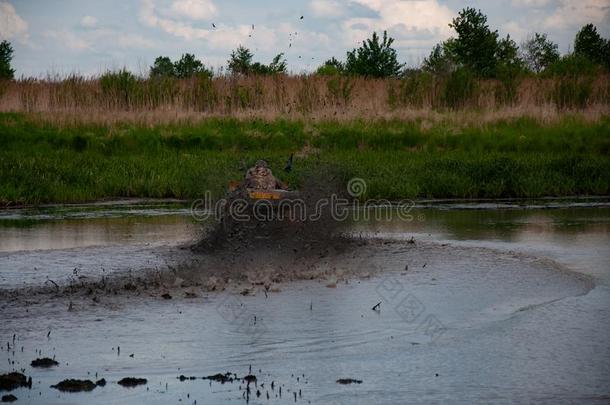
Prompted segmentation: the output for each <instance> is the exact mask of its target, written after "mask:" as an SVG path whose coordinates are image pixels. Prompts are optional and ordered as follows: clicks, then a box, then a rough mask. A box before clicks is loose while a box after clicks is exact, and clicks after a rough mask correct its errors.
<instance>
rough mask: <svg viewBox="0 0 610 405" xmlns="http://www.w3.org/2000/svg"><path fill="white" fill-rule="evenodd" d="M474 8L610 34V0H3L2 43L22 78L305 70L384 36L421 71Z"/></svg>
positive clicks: (519, 21)
mask: <svg viewBox="0 0 610 405" xmlns="http://www.w3.org/2000/svg"><path fill="white" fill-rule="evenodd" d="M466 6H471V7H476V8H480V9H481V10H482V11H483V12H484V13H485V14H487V15H488V17H489V22H490V25H491V26H492V27H493V28H495V29H497V30H498V31H499V32H500V34H501V35H506V34H510V35H511V36H512V37H513V38H514V39H515V40H517V42H520V41H521V40H522V39H523V38H525V37H527V35H528V34H531V33H533V32H535V31H538V32H546V33H548V34H549V36H550V38H551V39H552V40H554V41H555V42H557V43H558V44H559V45H560V50H561V51H562V52H567V51H569V49H570V47H571V44H572V41H573V38H574V34H575V33H576V31H577V30H578V29H579V28H580V27H581V26H582V25H584V24H586V23H589V22H592V23H594V24H596V25H597V26H598V29H599V30H600V31H601V33H602V35H604V36H605V37H606V38H608V37H610V0H477V1H458V0H256V1H254V0H104V1H94V0H8V1H7V0H0V39H8V40H10V41H11V42H12V43H13V46H14V48H15V58H14V61H13V62H14V63H13V64H14V66H15V68H16V69H17V74H18V75H19V76H21V75H25V76H45V75H47V74H51V75H54V74H59V75H65V74H69V73H81V74H86V75H92V74H98V73H100V72H103V71H105V70H107V69H117V68H121V67H123V66H126V67H127V68H129V69H131V70H133V71H135V72H142V73H145V72H146V71H147V70H148V66H149V65H150V64H151V63H152V61H153V60H154V59H155V57H156V56H158V55H166V56H170V57H171V58H177V57H179V56H180V55H181V54H182V53H184V52H190V53H194V54H195V55H196V56H197V57H198V58H200V59H201V60H203V61H204V63H205V64H206V65H208V66H212V67H214V68H219V67H221V66H223V65H226V59H227V56H228V54H229V53H230V51H231V50H232V49H234V48H235V47H237V46H238V45H240V44H242V45H244V46H246V47H248V48H250V49H251V50H252V51H253V52H254V54H255V59H256V60H259V61H262V62H269V61H270V60H271V58H272V57H273V56H274V55H275V54H277V53H279V52H284V53H285V55H286V58H287V60H288V64H289V69H290V70H291V71H293V72H302V71H308V70H312V69H314V68H315V67H316V66H317V65H319V64H320V63H321V62H322V61H324V60H325V59H327V58H329V57H331V56H336V57H338V58H340V59H344V58H345V52H346V50H347V49H351V48H353V47H354V46H356V45H358V44H359V43H360V42H361V41H362V40H363V39H364V38H366V37H367V36H368V35H369V34H370V33H371V32H372V31H375V30H377V31H382V30H384V29H387V30H388V31H389V32H390V34H391V35H392V36H393V37H394V38H396V47H397V48H398V51H399V56H400V59H401V60H402V61H403V62H406V63H407V64H409V65H418V64H419V63H420V62H421V60H422V58H423V57H425V56H426V55H427V54H428V53H429V51H430V48H431V47H432V46H433V45H434V44H435V43H437V42H439V41H442V40H444V39H446V38H448V37H449V36H451V35H452V32H451V29H450V28H449V27H448V23H449V22H450V21H451V19H452V17H454V16H455V15H456V14H457V12H458V11H459V10H460V9H462V8H464V7H466ZM301 16H303V19H301V18H300V17H301ZM213 25H214V26H215V27H214V26H213ZM253 27H254V28H253Z"/></svg>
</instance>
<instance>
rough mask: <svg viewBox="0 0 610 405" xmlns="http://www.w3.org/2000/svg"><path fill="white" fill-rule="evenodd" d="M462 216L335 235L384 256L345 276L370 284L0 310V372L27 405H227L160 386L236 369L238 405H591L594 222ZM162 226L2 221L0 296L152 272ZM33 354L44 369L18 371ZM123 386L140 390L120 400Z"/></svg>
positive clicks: (516, 212) (602, 246) (436, 213)
mask: <svg viewBox="0 0 610 405" xmlns="http://www.w3.org/2000/svg"><path fill="white" fill-rule="evenodd" d="M473 208H481V207H473V206H462V207H460V209H447V207H444V206H443V207H441V209H438V208H427V209H418V210H416V211H415V212H414V217H413V220H412V221H408V222H404V221H398V220H393V221H389V222H388V221H375V220H371V221H367V222H365V221H360V222H356V223H354V224H352V225H351V226H350V230H351V231H352V233H353V234H354V235H356V236H360V235H362V236H363V237H366V238H373V239H375V238H377V239H381V238H383V239H384V240H385V242H383V243H380V244H376V245H374V246H373V247H368V248H367V249H368V250H367V251H366V255H361V256H358V257H362V260H361V263H359V264H358V263H357V264H355V265H354V264H353V263H351V264H350V265H351V266H356V267H364V268H365V269H367V268H370V269H371V274H373V275H372V276H370V277H369V276H367V274H366V273H367V272H362V271H360V272H358V273H357V274H358V275H359V277H351V278H350V277H341V278H339V280H337V279H332V280H312V281H300V282H294V283H284V284H281V285H280V286H279V289H277V290H274V291H269V292H265V291H264V290H263V288H262V287H260V286H259V287H255V288H254V290H253V294H250V295H247V296H242V295H240V294H235V293H234V291H233V290H231V289H228V290H227V291H225V292H206V291H203V290H197V296H196V297H194V298H188V299H187V298H183V295H182V292H181V291H180V290H171V291H170V292H171V294H172V295H173V299H171V300H164V299H161V298H159V297H158V296H157V295H156V294H152V293H151V294H148V293H146V292H142V294H139V295H135V296H124V295H119V296H118V297H116V298H115V297H113V296H102V297H99V300H98V302H92V301H91V300H90V299H87V300H82V299H79V300H75V301H74V303H73V306H72V310H68V308H69V301H70V300H69V298H66V297H53V296H52V295H36V296H33V297H31V299H29V300H28V301H26V303H25V304H24V301H23V300H21V301H19V304H18V305H17V304H15V303H13V302H11V301H7V300H2V301H1V302H0V305H1V308H2V328H1V329H0V346H2V347H3V351H2V352H1V353H2V354H1V356H2V357H4V359H1V361H2V362H4V366H3V367H2V368H0V371H10V370H12V369H17V370H19V369H22V368H23V369H25V373H26V374H27V375H31V376H32V377H33V380H34V385H33V388H32V389H31V390H28V389H18V390H15V391H13V393H14V394H15V395H16V396H17V397H18V398H20V400H22V401H23V402H32V403H82V402H85V401H86V402H89V403H108V402H112V403H134V402H146V403H159V404H161V403H168V402H169V403H194V402H195V401H197V403H198V404H201V403H223V402H233V403H243V402H246V398H245V396H247V394H246V388H245V387H246V384H245V383H240V382H233V383H226V384H220V383H217V382H210V381H208V380H200V379H198V380H192V381H191V380H187V381H180V380H179V379H177V378H176V377H178V376H180V375H185V376H206V375H211V374H216V373H219V372H222V373H224V372H227V371H229V372H232V373H236V374H237V375H238V376H240V377H243V376H245V375H246V374H248V373H249V372H250V366H251V367H252V370H251V371H252V374H255V375H256V376H257V378H258V381H257V384H258V386H257V387H256V388H254V387H251V388H252V390H251V393H250V395H249V402H251V403H279V402H286V401H290V402H294V400H295V398H294V394H295V393H296V402H305V403H330V404H335V403H336V404H339V403H346V404H347V403H349V404H353V403H362V404H369V403H388V404H394V403H422V402H427V403H428V402H451V403H456V402H457V403H472V402H494V403H496V402H501V403H503V402H506V403H511V402H528V401H539V402H548V403H557V402H579V403H580V402H589V403H606V402H607V400H608V398H609V395H610V389H609V388H608V387H610V345H609V344H608V339H607V336H608V333H609V332H610V287H609V280H610V266H608V262H609V261H610V209H608V208H607V207H603V206H601V207H600V206H597V207H586V208H585V207H573V208H569V207H566V206H563V207H561V208H557V209H537V208H535V207H527V208H525V209H518V207H504V208H505V209H502V210H496V209H485V210H482V209H473ZM107 210H108V211H113V210H112V209H111V208H108V209H107ZM163 211H164V209H160V210H153V211H152V213H151V211H149V212H147V213H142V214H133V215H128V216H126V217H125V216H121V215H117V216H113V214H112V213H103V214H99V213H97V214H91V213H88V214H86V215H81V216H79V215H76V214H75V217H72V218H63V217H62V218H58V217H57V216H55V217H54V216H53V215H54V214H49V215H50V216H49V217H46V218H32V216H29V217H28V215H21V216H20V215H17V216H16V217H15V216H13V218H12V219H9V218H5V219H4V220H3V222H2V226H1V227H0V236H1V238H0V240H1V242H0V251H1V253H0V287H1V288H2V289H3V290H4V291H8V290H10V289H11V288H15V287H18V286H20V284H23V282H24V281H26V283H27V284H28V285H36V284H39V283H45V281H46V280H47V279H48V278H49V277H52V278H53V280H54V281H55V280H56V282H57V283H61V282H62V280H66V281H67V280H73V279H74V278H75V277H80V276H83V275H84V276H89V277H95V276H99V274H100V272H112V271H122V270H126V269H128V270H129V269H131V270H132V271H134V272H136V271H137V270H138V269H140V268H144V267H146V268H148V267H151V266H152V267H154V266H159V267H161V266H163V264H164V263H166V262H167V260H168V256H166V255H164V253H163V252H166V251H171V250H175V249H177V248H178V247H179V246H180V245H182V244H184V243H185V241H188V240H189V238H191V237H192V235H196V233H197V232H198V228H197V226H196V224H193V222H192V221H191V220H190V218H189V217H188V216H187V215H186V214H185V212H184V211H171V212H165V214H167V215H160V213H163ZM13 215H14V214H13ZM43 215H47V214H43ZM11 221H13V222H11ZM74 232H78V233H80V236H79V237H74V236H73V233H74ZM187 235H189V236H187ZM60 236H61V237H60ZM412 236H414V237H415V240H416V243H415V244H411V243H408V242H407V241H408V240H409V239H410V238H411V237H412ZM34 263H36V265H35V266H33V264H34ZM334 265H336V266H340V265H341V263H334ZM32 267H36V270H34V269H33V268H32ZM74 268H77V273H76V275H75V273H74ZM360 270H361V269H360ZM373 270H381V272H380V273H375V272H373ZM345 271H349V269H345ZM329 287H333V288H329ZM380 302H381V305H380V306H379V310H378V311H373V310H372V309H371V308H372V307H374V306H375V305H376V304H378V303H380ZM49 331H51V333H50V335H49V336H47V334H48V332H49ZM13 334H15V336H16V337H15V343H14V344H13V341H12V339H13ZM6 342H8V343H9V346H10V347H11V349H10V350H8V351H7V350H6V347H7V346H6ZM21 347H23V351H21V350H22V349H21ZM118 347H120V351H119V350H118V349H117V348H118ZM13 349H14V351H13ZM37 351H40V352H37ZM41 355H43V356H49V357H53V356H55V358H56V359H57V360H59V361H60V365H59V366H58V367H57V368H55V369H51V370H36V369H33V368H31V367H30V366H29V362H30V361H31V360H33V359H34V358H36V357H40V356H41ZM130 355H133V356H130ZM13 361H14V364H12V362H13ZM96 374H97V378H101V377H104V378H105V379H106V380H107V381H108V384H107V385H106V386H105V387H98V388H96V389H95V390H94V391H92V392H89V393H80V394H67V393H59V392H58V391H56V390H54V389H51V388H49V386H50V385H52V384H55V383H57V382H59V381H60V380H62V379H64V378H89V379H92V380H94V379H96ZM125 376H135V377H144V378H147V379H148V384H147V385H146V386H140V387H137V388H133V389H126V388H122V387H120V386H119V385H117V384H116V381H118V380H119V379H121V378H122V377H125ZM339 378H354V379H358V380H362V383H361V384H352V385H340V384H337V383H336V382H335V381H336V380H337V379H339ZM272 381H273V383H274V389H271V382H272ZM279 387H282V398H281V399H280V397H279ZM257 389H258V390H259V391H260V393H261V396H260V397H257V396H256V391H257ZM299 391H300V392H299ZM267 393H269V399H267ZM299 393H300V395H299Z"/></svg>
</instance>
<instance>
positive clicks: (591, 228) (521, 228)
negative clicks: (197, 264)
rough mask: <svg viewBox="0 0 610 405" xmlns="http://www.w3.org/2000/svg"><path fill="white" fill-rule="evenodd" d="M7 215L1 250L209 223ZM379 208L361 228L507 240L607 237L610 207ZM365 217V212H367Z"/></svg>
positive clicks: (146, 236)
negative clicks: (408, 211) (405, 215)
mask: <svg viewBox="0 0 610 405" xmlns="http://www.w3.org/2000/svg"><path fill="white" fill-rule="evenodd" d="M10 214H11V215H8V214H6V212H5V213H4V214H0V252H1V251H4V252H7V251H18V250H38V249H67V248H72V247H87V246H107V245H124V244H141V243H157V242H167V243H182V242H185V241H188V240H192V239H193V238H194V237H196V236H197V235H198V233H199V232H200V229H201V224H200V223H197V222H196V221H195V220H193V219H192V218H191V217H190V216H189V211H188V209H186V208H184V207H182V208H176V207H172V208H151V207H147V208H145V209H135V208H132V209H129V210H126V209H125V208H124V207H119V208H115V209H113V208H112V207H104V210H96V211H91V210H84V211H83V210H80V211H79V210H71V211H70V212H69V213H67V212H66V211H59V213H58V211H57V210H55V211H54V212H51V213H49V212H44V211H43V212H40V211H37V212H36V213H31V212H30V213H26V214H21V215H15V214H14V213H13V212H11V213H10ZM374 217H375V216H374V215H372V214H371V217H370V219H369V220H368V221H364V220H359V221H357V222H352V223H351V224H350V225H349V229H350V230H351V231H353V232H355V233H359V232H363V233H367V234H370V233H373V234H374V233H383V234H388V233H390V234H416V235H418V237H424V238H425V237H426V235H427V234H433V235H435V237H439V236H440V237H442V238H446V239H451V240H487V241H504V242H535V241H556V242H560V243H570V242H571V241H573V240H574V238H583V237H584V238H593V239H599V238H601V239H607V238H608V237H609V235H610V208H608V207H594V208H561V209H524V210H518V209H500V210H498V209H476V210H475V209H466V210H454V209H452V210H448V209H445V208H442V209H438V208H429V209H422V208H418V209H414V210H413V211H412V217H413V219H412V220H410V221H404V220H401V219H399V218H398V217H397V215H395V214H390V215H389V217H390V220H389V221H388V220H386V219H385V218H387V217H388V215H387V213H382V214H381V217H383V219H377V220H376V219H375V218H374ZM360 218H362V215H361V216H360Z"/></svg>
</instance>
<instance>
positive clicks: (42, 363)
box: [30, 357, 59, 368]
mask: <svg viewBox="0 0 610 405" xmlns="http://www.w3.org/2000/svg"><path fill="white" fill-rule="evenodd" d="M58 365H59V363H58V362H57V361H55V360H53V359H50V358H48V357H43V358H41V359H36V360H32V362H31V363H30V366H32V367H39V368H49V367H54V366H58Z"/></svg>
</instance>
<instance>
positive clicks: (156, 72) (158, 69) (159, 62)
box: [150, 56, 176, 77]
mask: <svg viewBox="0 0 610 405" xmlns="http://www.w3.org/2000/svg"><path fill="white" fill-rule="evenodd" d="M150 76H151V77H175V76H176V70H175V68H174V63H173V62H172V60H171V59H170V58H168V57H167V56H159V57H158V58H157V59H155V63H154V64H153V65H152V66H151V67H150Z"/></svg>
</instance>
